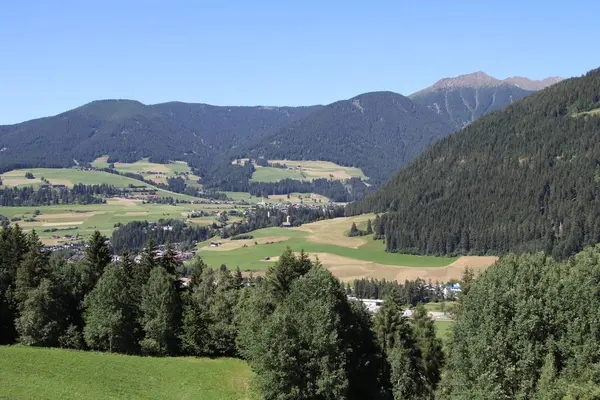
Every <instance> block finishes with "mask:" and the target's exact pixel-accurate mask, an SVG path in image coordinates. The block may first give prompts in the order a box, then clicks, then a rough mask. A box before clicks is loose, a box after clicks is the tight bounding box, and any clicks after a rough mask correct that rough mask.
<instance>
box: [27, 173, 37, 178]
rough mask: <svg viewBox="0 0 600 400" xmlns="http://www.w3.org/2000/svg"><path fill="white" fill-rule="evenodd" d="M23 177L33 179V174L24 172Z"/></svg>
mask: <svg viewBox="0 0 600 400" xmlns="http://www.w3.org/2000/svg"><path fill="white" fill-rule="evenodd" d="M25 178H27V179H35V176H33V174H32V173H31V172H25Z"/></svg>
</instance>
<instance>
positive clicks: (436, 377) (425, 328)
mask: <svg viewBox="0 0 600 400" xmlns="http://www.w3.org/2000/svg"><path fill="white" fill-rule="evenodd" d="M412 326H413V331H414V333H415V338H416V341H417V345H418V346H419V348H420V350H421V365H422V367H423V371H424V374H425V375H424V376H425V379H426V381H427V384H428V389H429V392H430V393H431V394H432V395H433V393H434V392H435V390H436V388H437V385H438V383H439V382H440V379H441V374H442V368H443V366H444V351H443V348H442V341H441V340H440V339H439V338H438V337H437V336H436V334H435V326H434V322H433V320H432V319H431V318H430V317H429V315H428V313H427V310H426V309H425V306H424V305H423V304H422V303H419V304H417V306H416V307H415V308H414V309H413V315H412Z"/></svg>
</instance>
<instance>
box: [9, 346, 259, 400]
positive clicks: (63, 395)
mask: <svg viewBox="0 0 600 400" xmlns="http://www.w3.org/2000/svg"><path fill="white" fill-rule="evenodd" d="M251 379H252V373H251V371H250V368H249V367H248V366H247V365H246V363H245V362H243V361H240V360H235V359H224V358H219V359H206V358H192V357H185V358H183V357H182V358H152V357H135V356H124V355H116V354H107V353H95V352H80V351H71V350H61V349H48V348H32V347H21V346H12V347H0V382H1V387H0V398H2V399H11V400H20V399H23V400H25V399H48V400H52V399H57V400H59V399H60V400H68V399H90V400H93V399H103V400H104V399H157V400H158V399H160V400H162V399H203V400H229V399H240V400H242V399H255V398H258V397H255V396H253V395H251V389H250V388H249V383H250V381H251Z"/></svg>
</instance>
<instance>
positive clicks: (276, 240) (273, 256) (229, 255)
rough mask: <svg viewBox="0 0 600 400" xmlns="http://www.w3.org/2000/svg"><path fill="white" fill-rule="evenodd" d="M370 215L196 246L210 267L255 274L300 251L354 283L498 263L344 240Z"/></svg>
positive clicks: (444, 274) (448, 275) (445, 275)
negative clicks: (287, 253) (397, 250)
mask: <svg viewBox="0 0 600 400" xmlns="http://www.w3.org/2000/svg"><path fill="white" fill-rule="evenodd" d="M369 218H371V219H372V218H374V216H373V215H361V216H357V217H350V218H336V219H332V220H325V221H319V222H315V223H312V224H305V225H302V226H300V227H297V228H266V229H260V230H257V231H254V232H251V233H250V234H251V235H253V236H254V238H253V239H248V240H219V242H221V243H222V245H221V246H219V247H212V246H210V245H209V242H210V241H207V242H205V243H202V244H201V245H200V254H201V255H202V257H203V258H204V260H205V261H206V262H207V263H208V264H209V265H211V266H212V267H215V268H218V267H219V266H220V265H221V264H226V265H227V266H228V267H230V268H236V267H238V266H239V267H240V269H242V270H252V271H254V273H255V274H261V273H262V272H264V271H265V270H266V269H267V268H268V267H269V266H270V265H272V263H273V262H275V261H276V260H277V257H278V256H279V255H280V254H281V253H282V252H283V251H284V250H285V249H286V248H287V247H290V248H291V249H292V250H293V251H295V252H299V251H300V250H304V251H306V252H308V253H310V254H311V257H318V258H319V260H320V261H321V263H322V264H323V265H324V266H325V267H326V268H327V269H329V270H330V271H331V272H332V273H333V274H334V275H335V276H336V277H338V278H339V279H341V280H343V281H352V280H354V279H360V278H363V277H374V278H379V279H382V278H385V279H390V280H398V281H404V280H405V279H416V278H423V279H426V280H427V279H431V280H432V281H434V282H435V281H440V282H442V281H443V282H445V281H448V280H450V279H459V278H460V277H461V275H462V273H463V271H464V268H465V267H466V266H470V267H472V268H474V269H475V270H476V271H480V270H483V269H485V268H487V267H488V266H489V265H491V264H493V263H494V262H495V261H496V258H495V257H460V258H448V257H430V256H414V255H407V254H394V253H386V252H385V251H384V244H383V243H382V241H374V240H372V236H363V237H347V236H346V234H347V232H348V230H349V229H350V226H351V224H352V222H355V223H356V224H357V225H359V226H364V225H365V224H366V221H367V219H369Z"/></svg>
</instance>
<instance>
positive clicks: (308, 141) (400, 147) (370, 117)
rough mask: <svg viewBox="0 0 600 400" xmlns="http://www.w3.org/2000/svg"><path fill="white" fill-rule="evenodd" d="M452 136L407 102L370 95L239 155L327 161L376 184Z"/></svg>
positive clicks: (291, 126)
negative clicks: (358, 170)
mask: <svg viewBox="0 0 600 400" xmlns="http://www.w3.org/2000/svg"><path fill="white" fill-rule="evenodd" d="M452 130H453V126H452V125H451V124H449V123H448V122H447V121H445V120H444V119H443V118H441V117H440V116H439V115H437V114H436V113H435V112H433V111H432V110H430V109H428V108H427V107H423V106H420V105H418V104H416V103H415V102H413V101H411V100H410V99H409V98H408V97H405V96H402V95H400V94H397V93H393V92H371V93H364V94H361V95H358V96H355V97H352V98H350V99H348V100H341V101H337V102H335V103H332V104H329V105H327V106H325V107H323V108H321V109H319V110H317V111H315V112H314V113H311V114H309V115H307V116H305V117H304V118H299V119H297V120H296V121H294V122H292V123H291V124H289V125H287V126H284V127H282V128H281V129H280V130H278V131H276V132H274V133H271V134H268V135H265V136H264V137H262V138H260V139H259V140H257V142H256V143H254V144H251V145H250V146H249V147H248V148H247V150H246V151H245V153H244V152H242V154H240V155H248V156H252V157H255V158H256V157H265V158H267V159H286V158H287V159H291V160H323V161H332V162H335V163H338V164H341V165H345V166H355V167H359V168H362V170H363V172H364V173H365V174H366V175H367V176H368V177H370V178H373V179H374V180H375V181H381V180H384V179H386V178H387V177H389V176H390V174H391V173H392V172H393V171H395V170H397V169H398V168H399V167H401V166H402V165H404V164H405V163H406V162H408V161H410V160H412V159H413V158H414V157H416V156H417V155H419V154H420V153H421V152H422V151H423V150H424V149H425V148H426V147H427V146H428V145H430V144H431V143H433V142H435V141H436V140H438V139H440V138H442V137H444V136H446V135H448V134H449V133H450V132H452Z"/></svg>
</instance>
